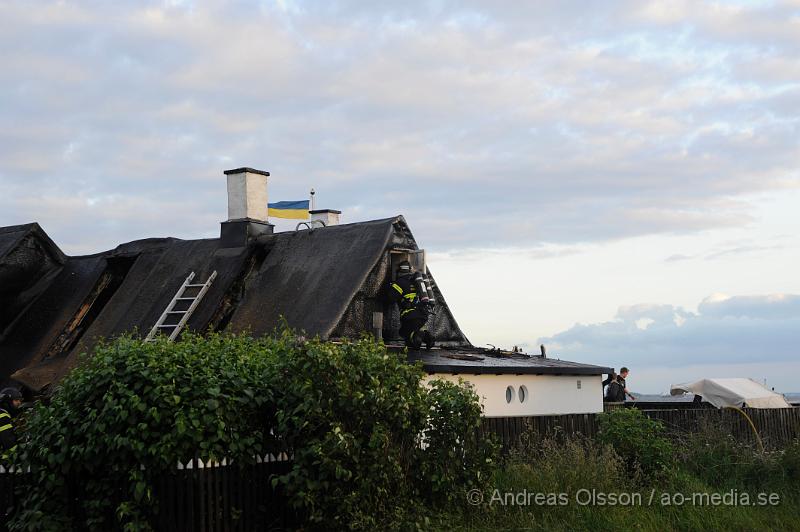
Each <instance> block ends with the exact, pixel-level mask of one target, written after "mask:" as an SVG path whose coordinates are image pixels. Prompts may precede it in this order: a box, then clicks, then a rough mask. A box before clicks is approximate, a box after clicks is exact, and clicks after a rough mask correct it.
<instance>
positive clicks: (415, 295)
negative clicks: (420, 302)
mask: <svg viewBox="0 0 800 532" xmlns="http://www.w3.org/2000/svg"><path fill="white" fill-rule="evenodd" d="M403 297H404V298H406V299H416V297H417V294H416V293H414V292H411V293H410V294H406V295H404V296H403Z"/></svg>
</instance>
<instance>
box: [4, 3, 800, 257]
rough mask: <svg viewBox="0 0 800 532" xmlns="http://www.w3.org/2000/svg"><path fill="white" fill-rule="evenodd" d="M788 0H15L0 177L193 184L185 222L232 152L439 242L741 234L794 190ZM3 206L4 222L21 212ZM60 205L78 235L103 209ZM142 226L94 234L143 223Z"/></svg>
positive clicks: (154, 195)
mask: <svg viewBox="0 0 800 532" xmlns="http://www.w3.org/2000/svg"><path fill="white" fill-rule="evenodd" d="M791 13H792V10H791V8H790V7H789V6H787V5H783V4H780V3H778V4H773V5H768V6H762V7H754V8H751V7H743V6H722V5H717V4H707V5H706V4H703V5H698V4H696V3H695V2H692V3H677V4H676V3H673V2H670V3H659V2H648V3H640V2H630V3H626V2H623V3H621V4H618V5H614V6H610V5H607V6H596V7H595V8H594V9H592V10H586V9H585V6H583V4H581V3H577V2H575V3H573V2H552V3H549V2H545V3H536V4H535V5H529V6H522V5H518V4H503V3H500V4H492V5H488V4H483V3H466V4H463V3H452V2H442V3H437V4H435V5H431V4H427V3H414V2H412V3H408V4H404V5H402V6H399V5H385V4H363V3H350V2H338V3H329V4H326V5H324V6H321V5H315V6H314V8H313V9H310V8H309V6H308V5H307V4H305V3H303V2H292V3H285V4H281V5H276V6H269V5H267V4H264V5H263V6H262V7H261V8H258V9H257V8H255V7H253V6H250V7H248V6H245V5H231V4H227V3H222V2H211V3H206V2H204V3H198V4H194V3H191V2H169V3H166V4H163V3H151V4H145V5H140V4H127V5H126V4H124V3H115V4H114V5H113V6H110V5H106V4H103V3H94V4H84V5H74V4H63V3H51V4H44V5H36V6H34V5H32V4H29V3H27V2H9V3H8V4H7V5H6V7H5V8H4V17H3V20H2V21H0V45H2V46H3V49H4V50H7V51H8V53H6V54H4V55H3V57H2V58H0V98H2V99H3V101H4V103H5V105H4V106H3V110H2V111H0V126H2V127H0V131H2V132H3V133H1V134H0V135H2V136H3V138H2V140H3V142H0V161H2V162H0V182H2V183H9V182H14V183H16V184H22V183H23V182H24V183H27V184H28V185H30V186H33V185H34V184H41V183H42V181H43V180H44V181H46V182H47V184H48V186H49V187H51V189H52V190H54V191H56V192H57V193H58V194H61V195H63V197H64V198H65V205H69V204H71V203H72V202H71V201H70V200H69V197H70V196H72V195H75V196H76V197H80V196H81V195H91V196H96V195H108V194H115V193H128V194H131V195H135V196H137V197H138V198H139V200H140V201H143V202H147V203H149V204H154V205H158V204H160V203H161V202H164V201H166V200H165V199H164V198H168V197H172V196H175V195H178V194H180V193H181V191H184V190H186V189H187V188H191V189H192V190H197V189H198V187H200V188H201V189H202V192H201V196H205V197H208V201H207V202H195V203H190V204H184V205H182V206H178V207H177V211H175V212H174V215H175V223H174V227H176V230H177V231H179V232H181V233H182V234H183V233H188V232H190V231H192V230H197V229H196V228H197V226H194V225H189V224H188V223H186V222H183V221H181V220H188V219H190V218H196V217H197V214H196V213H198V212H201V213H204V215H205V218H204V219H205V220H210V222H209V223H215V222H216V219H214V218H213V216H216V213H218V212H219V208H218V206H219V205H222V204H223V203H224V198H221V197H219V195H218V187H216V184H213V180H214V179H217V180H219V179H222V178H221V171H222V170H224V169H225V166H230V165H234V166H238V165H242V164H247V165H251V166H260V167H263V168H265V169H267V170H270V171H272V172H273V175H274V179H273V180H272V185H271V186H272V187H273V190H274V191H275V192H276V193H291V194H293V195H296V192H294V190H295V188H293V187H294V186H295V184H296V189H297V190H303V189H307V188H310V186H315V187H317V188H318V189H320V190H322V191H325V193H326V197H327V199H328V201H330V202H331V206H333V207H343V206H346V205H352V204H362V205H368V206H369V208H368V209H365V210H363V211H362V214H363V215H364V216H365V217H366V216H387V215H391V214H397V213H399V212H402V213H403V214H405V215H407V217H408V218H409V220H410V221H412V224H413V225H414V227H415V230H416V231H417V232H418V233H419V234H421V235H424V236H425V238H426V240H427V242H429V243H431V244H434V245H436V246H437V247H439V248H451V249H452V248H459V247H463V246H471V247H487V246H497V247H504V246H515V247H523V246H536V245H540V244H541V243H543V242H551V243H575V242H585V241H604V240H608V239H615V238H622V237H630V236H636V235H648V234H663V233H694V232H697V231H702V230H706V229H709V228H719V227H722V228H724V227H738V226H741V225H742V224H747V223H749V222H751V221H752V215H753V211H754V206H753V204H752V203H750V202H748V201H745V200H742V199H741V198H742V197H743V195H747V194H752V193H753V192H758V191H764V190H775V189H780V188H787V187H789V188H792V187H798V185H800V176H798V173H797V170H796V168H797V167H798V163H800V155H798V154H799V153H800V151H798V140H797V139H798V138H800V135H798V133H800V132H799V131H798V127H799V126H798V124H800V120H798V114H797V109H798V106H797V105H794V103H796V101H795V100H797V94H798V87H797V86H796V84H795V85H793V84H792V83H793V82H792V79H791V76H789V78H788V79H787V77H786V76H783V77H781V76H780V75H777V74H776V73H779V72H791V71H792V69H794V68H795V66H797V61H798V59H797V54H796V53H795V51H796V49H797V44H798V38H797V33H798V32H796V31H794V30H796V26H797V23H796V17H795V18H793V17H792V16H789V15H790V14H791ZM731 51H735V53H731ZM225 161H232V162H225ZM145 182H146V183H148V184H154V186H152V187H142V183H145ZM28 190H29V188H28V187H21V186H20V187H15V193H16V194H18V195H17V196H14V197H10V198H7V199H6V201H7V202H17V201H21V200H23V199H24V196H25V194H26V193H29V192H26V191H28ZM400 198H403V200H402V201H400ZM405 198H407V199H405ZM23 203H25V202H24V201H23ZM28 203H30V202H28ZM167 207H169V208H174V206H173V205H167V204H164V205H163V208H164V209H166V208H167ZM10 212H12V211H10V210H8V209H3V210H2V211H0V223H3V224H6V223H8V224H10V223H17V222H19V221H20V220H19V219H11V217H10V214H9V213H10ZM13 212H14V213H18V214H19V213H20V209H19V208H15V209H14V211H13ZM432 213H435V214H432ZM477 213H481V215H482V216H483V218H482V223H481V224H480V226H479V227H472V231H471V232H470V233H469V235H466V234H465V231H464V223H463V222H460V221H461V220H465V221H467V222H470V221H471V220H472V217H474V216H475V215H476V214H477ZM62 215H63V216H64V217H66V218H70V219H71V220H72V223H74V226H75V227H80V228H81V229H82V231H83V232H84V233H91V232H92V231H93V227H94V226H95V225H96V222H97V221H96V220H91V219H89V218H87V217H86V213H85V212H84V211H82V210H80V209H72V210H70V209H64V210H63V213H62ZM21 216H24V217H25V218H26V219H36V218H39V217H41V216H42V214H41V213H40V212H38V211H37V210H36V209H28V210H24V211H22V212H21ZM442 218H446V219H448V220H451V221H453V223H451V224H449V226H445V227H443V226H442V225H441V224H440V223H439V220H441V219H442ZM133 229H134V228H133V227H131V228H130V230H124V231H122V232H121V233H120V234H118V235H116V237H115V238H114V239H113V241H108V242H107V244H106V245H111V244H115V243H116V242H117V241H120V240H126V239H130V238H134V237H142V236H148V235H144V234H140V233H136V232H135V231H134V230H133ZM109 236H111V235H109Z"/></svg>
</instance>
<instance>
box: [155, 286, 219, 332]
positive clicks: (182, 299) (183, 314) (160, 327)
mask: <svg viewBox="0 0 800 532" xmlns="http://www.w3.org/2000/svg"><path fill="white" fill-rule="evenodd" d="M216 278H217V272H216V270H215V271H214V273H212V274H211V276H210V277H209V278H208V280H206V282H205V283H201V284H198V283H194V284H192V280H194V272H192V273H190V274H189V276H188V277H187V278H186V280H185V281H184V282H183V284H182V285H181V287H180V288H178V291H177V292H176V293H175V297H173V298H172V301H170V302H169V305H167V309H166V310H165V311H164V312H163V313H162V314H161V317H160V318H158V321H157V322H156V324H155V325H153V328H152V329H150V334H148V335H147V337H146V338H145V339H144V341H145V342H152V341H154V340H155V338H156V335H157V334H158V333H160V332H163V333H164V334H166V333H167V331H169V330H170V329H172V332H171V333H170V334H169V340H170V342H171V341H173V340H175V338H177V337H178V335H179V334H180V333H181V330H182V329H183V327H184V325H186V322H187V321H189V317H190V316H191V315H192V313H193V312H194V310H195V309H196V308H197V305H199V304H200V300H201V299H203V296H204V295H206V292H208V289H209V288H210V287H211V283H213V282H214V279H216ZM187 290H188V291H190V292H191V291H194V290H197V293H195V294H194V295H187V293H186V292H187ZM178 307H182V308H178ZM170 318H172V319H170ZM175 318H179V319H178V321H177V322H175V321H174V319H175ZM168 321H170V322H171V323H167V322H168Z"/></svg>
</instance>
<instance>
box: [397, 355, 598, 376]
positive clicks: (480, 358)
mask: <svg viewBox="0 0 800 532" xmlns="http://www.w3.org/2000/svg"><path fill="white" fill-rule="evenodd" d="M408 359H409V361H411V362H417V361H419V362H422V365H423V367H424V369H425V371H426V372H428V373H450V374H461V375H484V374H487V375H602V374H608V373H611V372H612V371H613V369H612V368H608V367H603V366H593V365H591V364H580V363H578V362H570V361H568V360H559V359H557V358H545V357H542V356H539V355H527V354H525V353H512V352H508V351H502V350H497V349H477V348H457V349H454V348H444V349H438V348H434V349H432V350H430V351H426V350H419V351H416V350H412V351H409V352H408Z"/></svg>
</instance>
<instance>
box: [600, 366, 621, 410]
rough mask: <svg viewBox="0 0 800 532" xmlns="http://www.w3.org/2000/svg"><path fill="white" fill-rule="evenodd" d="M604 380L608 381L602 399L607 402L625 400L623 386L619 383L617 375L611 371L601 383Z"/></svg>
mask: <svg viewBox="0 0 800 532" xmlns="http://www.w3.org/2000/svg"><path fill="white" fill-rule="evenodd" d="M606 382H608V388H607V389H606V395H605V397H604V398H603V401H605V402H607V403H621V402H623V401H625V388H623V386H622V384H620V382H619V376H618V375H617V374H616V373H612V374H611V375H609V377H608V379H606V381H604V382H603V384H605V383H606Z"/></svg>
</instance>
